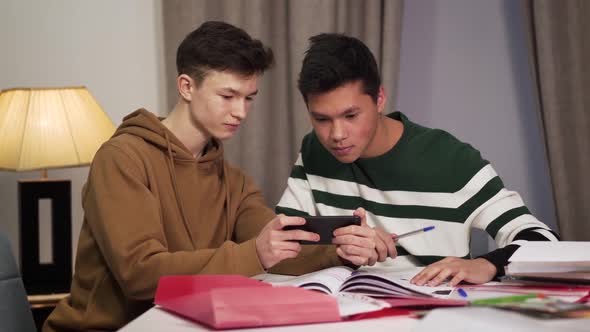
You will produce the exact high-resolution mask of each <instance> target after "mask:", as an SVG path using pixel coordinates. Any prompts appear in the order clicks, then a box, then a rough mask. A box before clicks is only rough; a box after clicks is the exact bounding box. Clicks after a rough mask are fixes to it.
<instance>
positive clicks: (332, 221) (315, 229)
mask: <svg viewBox="0 0 590 332" xmlns="http://www.w3.org/2000/svg"><path fill="white" fill-rule="evenodd" d="M304 218H305V224H304V225H296V226H285V227H284V228H283V229H284V230H286V231H287V230H291V229H302V230H304V231H307V232H312V233H316V234H319V235H320V240H319V241H318V242H313V241H299V243H301V244H332V238H333V237H334V235H333V233H334V230H335V229H337V228H340V227H345V226H350V225H357V226H360V225H361V218H360V217H358V216H309V217H304Z"/></svg>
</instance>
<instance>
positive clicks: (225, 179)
mask: <svg viewBox="0 0 590 332" xmlns="http://www.w3.org/2000/svg"><path fill="white" fill-rule="evenodd" d="M225 167H226V165H225V163H223V166H222V167H220V168H221V170H222V172H223V174H221V178H222V181H223V183H224V184H225V239H226V240H228V241H229V240H231V239H232V236H231V232H230V227H229V225H230V223H229V221H230V215H229V213H230V211H231V210H230V204H229V177H228V176H227V174H228V172H227V170H226V169H225Z"/></svg>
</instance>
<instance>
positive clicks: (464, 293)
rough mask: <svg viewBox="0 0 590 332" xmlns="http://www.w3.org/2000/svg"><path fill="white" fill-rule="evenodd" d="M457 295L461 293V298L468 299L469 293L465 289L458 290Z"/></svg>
mask: <svg viewBox="0 0 590 332" xmlns="http://www.w3.org/2000/svg"><path fill="white" fill-rule="evenodd" d="M457 293H459V296H461V297H463V298H466V297H467V292H466V291H465V290H464V289H463V288H457Z"/></svg>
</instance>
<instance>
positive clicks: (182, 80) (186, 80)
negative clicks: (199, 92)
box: [176, 74, 195, 101]
mask: <svg viewBox="0 0 590 332" xmlns="http://www.w3.org/2000/svg"><path fill="white" fill-rule="evenodd" d="M194 84H195V82H194V80H193V79H192V78H191V77H190V76H188V75H187V74H181V75H179V76H178V77H177V78H176V88H177V89H178V94H179V95H180V97H181V98H182V99H184V100H185V101H191V100H192V95H191V92H192V89H193V86H194Z"/></svg>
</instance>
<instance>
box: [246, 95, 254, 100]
mask: <svg viewBox="0 0 590 332" xmlns="http://www.w3.org/2000/svg"><path fill="white" fill-rule="evenodd" d="M246 100H247V101H253V100H254V97H253V96H248V97H246Z"/></svg>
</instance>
